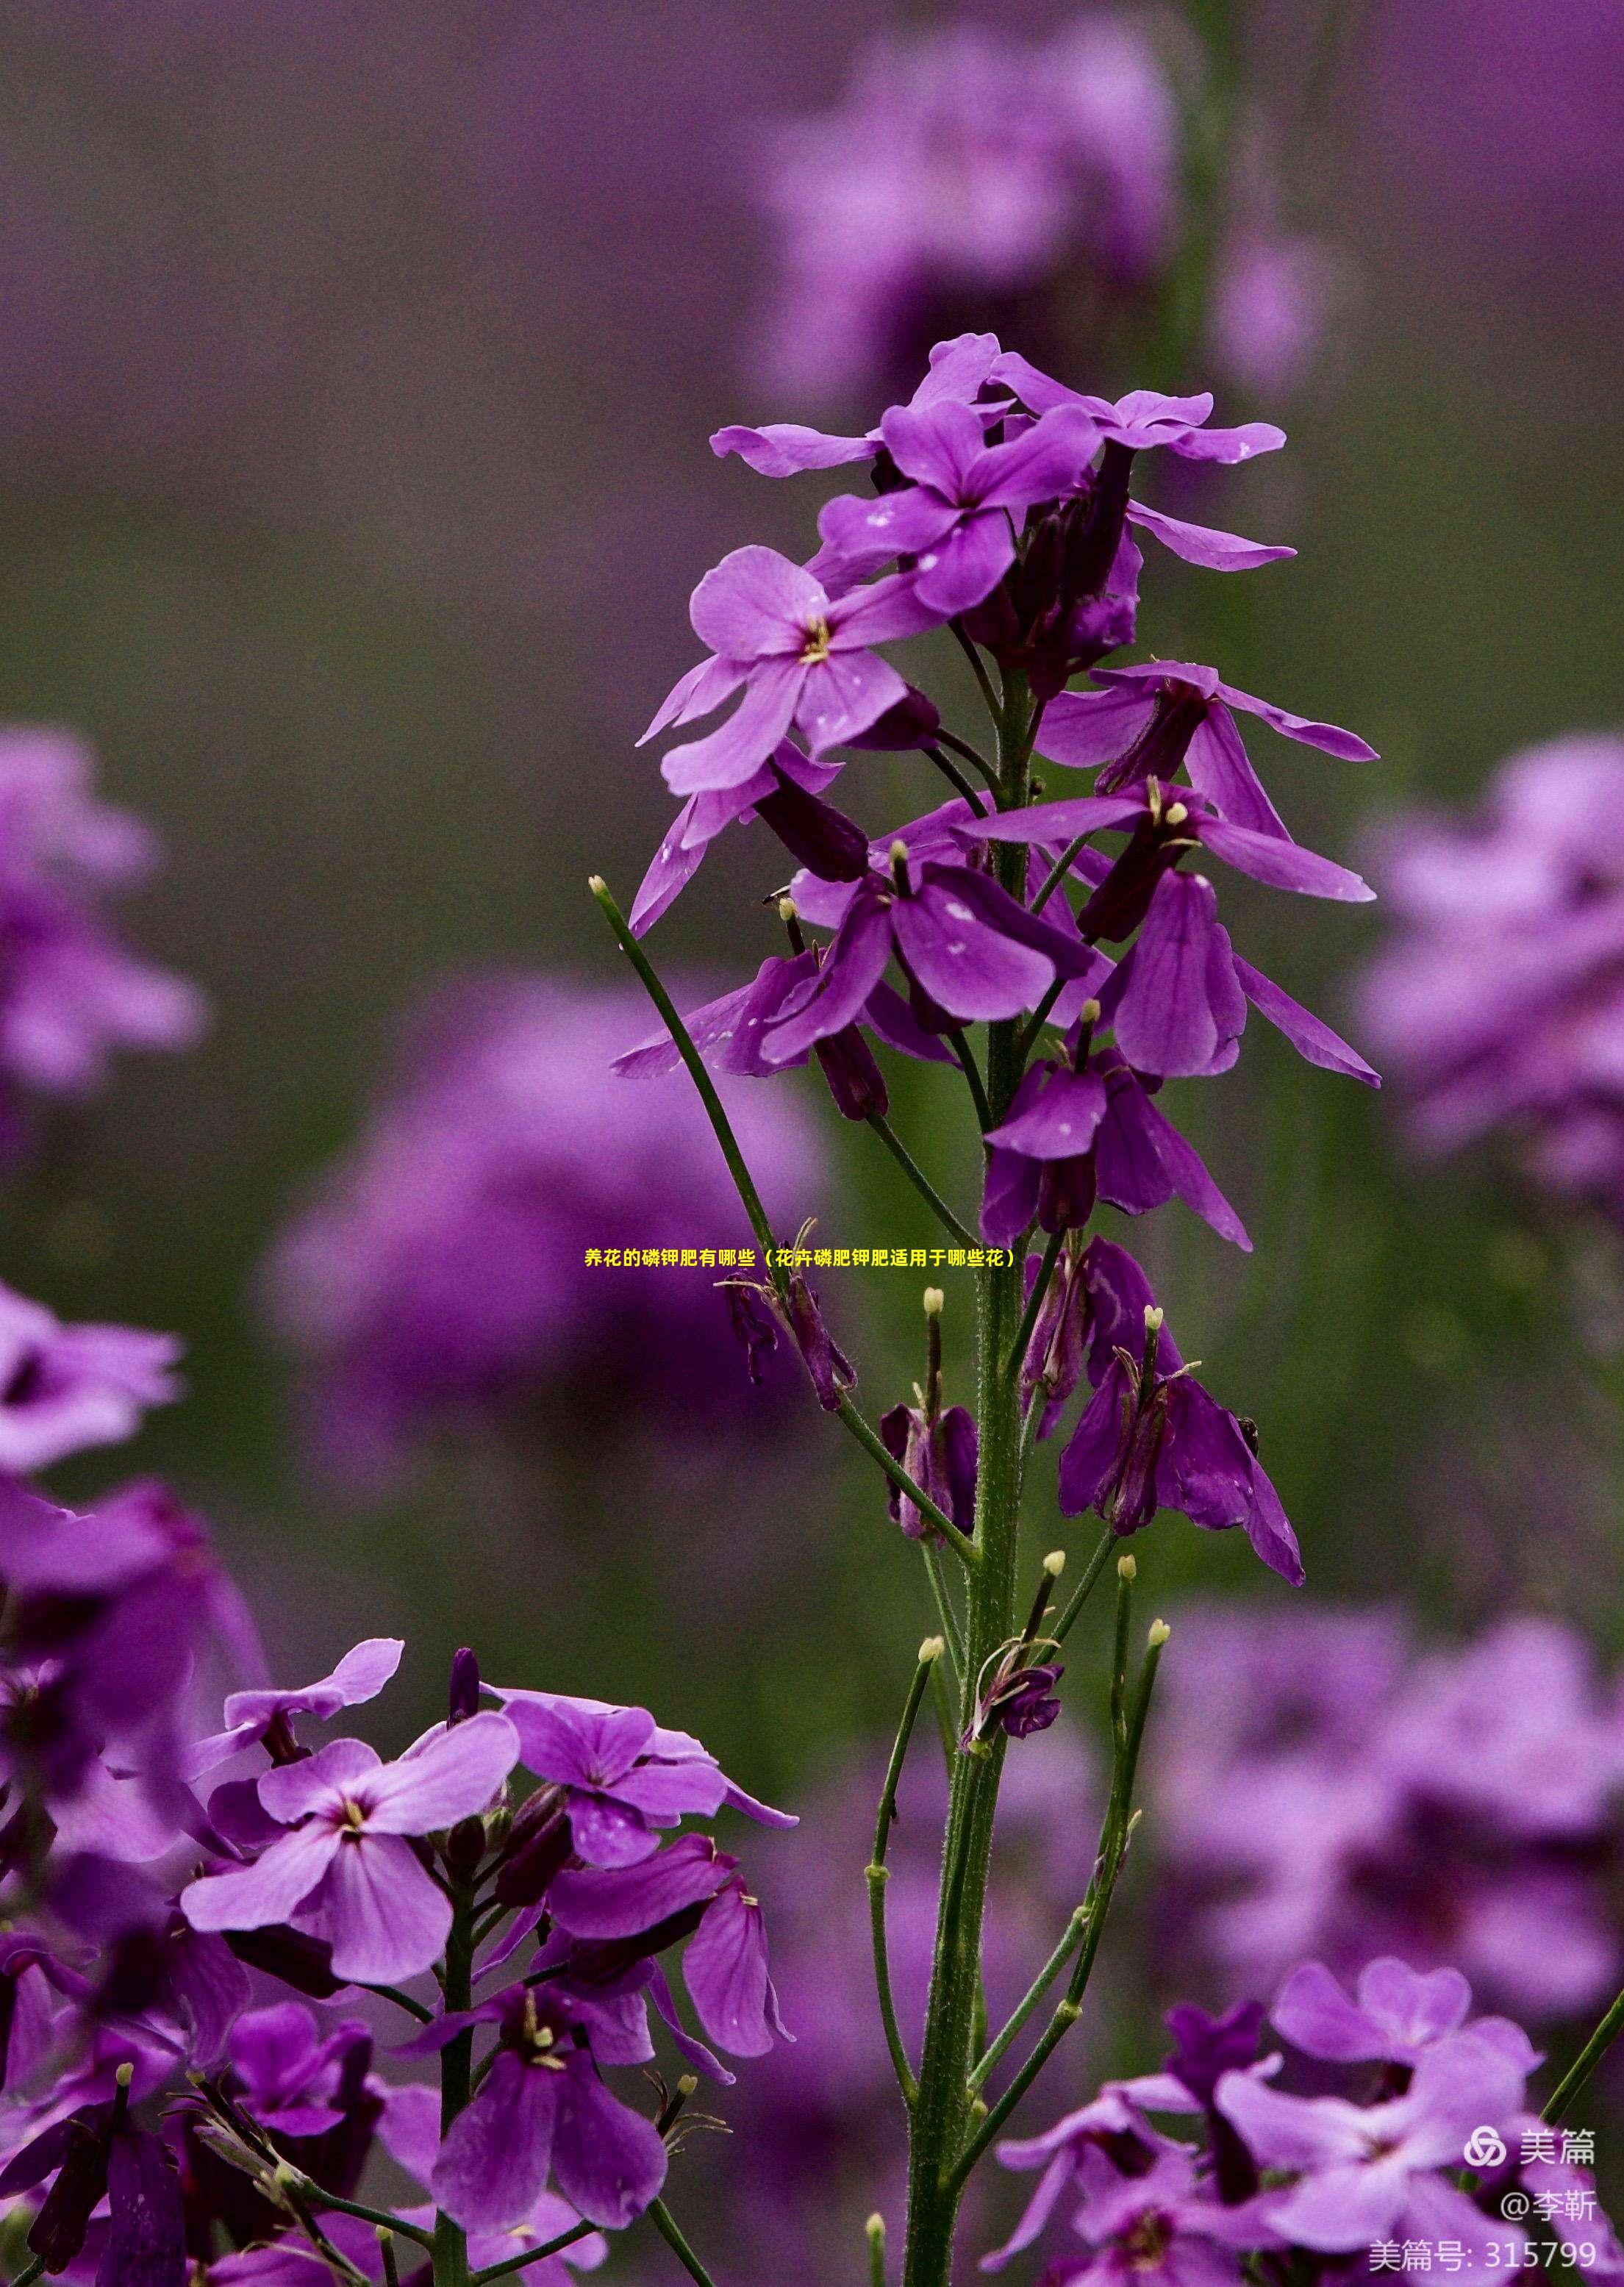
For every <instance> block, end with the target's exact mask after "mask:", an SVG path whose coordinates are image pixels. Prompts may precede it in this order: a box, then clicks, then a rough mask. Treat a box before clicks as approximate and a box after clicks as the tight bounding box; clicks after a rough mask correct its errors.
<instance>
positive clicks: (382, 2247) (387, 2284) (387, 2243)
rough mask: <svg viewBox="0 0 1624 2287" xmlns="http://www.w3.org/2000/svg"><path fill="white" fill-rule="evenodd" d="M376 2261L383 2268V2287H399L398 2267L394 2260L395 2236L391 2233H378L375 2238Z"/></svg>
mask: <svg viewBox="0 0 1624 2287" xmlns="http://www.w3.org/2000/svg"><path fill="white" fill-rule="evenodd" d="M377 2251H378V2260H379V2262H380V2263H381V2264H382V2265H383V2267H384V2287H400V2265H399V2264H398V2263H397V2262H396V2260H395V2236H394V2234H393V2232H392V2231H380V2232H379V2233H378V2236H377Z"/></svg>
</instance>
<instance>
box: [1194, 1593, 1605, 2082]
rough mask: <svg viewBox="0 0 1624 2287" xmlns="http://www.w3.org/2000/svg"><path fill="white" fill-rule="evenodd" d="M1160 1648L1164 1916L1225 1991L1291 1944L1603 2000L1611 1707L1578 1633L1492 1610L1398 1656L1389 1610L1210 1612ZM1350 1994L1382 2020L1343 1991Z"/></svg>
mask: <svg viewBox="0 0 1624 2287" xmlns="http://www.w3.org/2000/svg"><path fill="white" fill-rule="evenodd" d="M1179 1644H1180V1657H1179V1659H1178V1660H1177V1661H1176V1663H1175V1664H1174V1665H1173V1666H1171V1667H1170V1668H1169V1669H1168V1674H1167V1677H1166V1687H1167V1688H1166V1690H1165V1692H1164V1693H1163V1694H1162V1699H1163V1703H1164V1704H1163V1705H1161V1708H1160V1709H1159V1713H1158V1721H1157V1729H1156V1732H1155V1737H1154V1743H1153V1744H1154V1754H1155V1760H1154V1768H1153V1787H1154V1790H1155V1796H1156V1800H1157V1819H1158V1831H1159V1832H1160V1833H1161V1836H1162V1838H1163V1848H1164V1849H1165V1851H1166V1853H1167V1857H1168V1871H1169V1872H1170V1875H1171V1878H1172V1889H1171V1892H1170V1894H1169V1911H1170V1914H1171V1918H1172V1920H1173V1922H1174V1923H1175V1924H1176V1925H1177V1926H1178V1927H1180V1928H1182V1929H1183V1930H1184V1935H1185V1938H1186V1940H1187V1942H1189V1943H1191V1944H1192V1947H1193V1950H1194V1951H1195V1952H1196V1954H1197V1955H1198V1956H1199V1957H1200V1958H1204V1959H1207V1960H1208V1961H1209V1962H1210V1963H1211V1964H1212V1965H1213V1966H1214V1967H1215V1968H1216V1970H1217V1971H1218V1972H1219V1974H1220V1975H1221V1977H1222V1979H1223V1981H1224V1985H1225V1986H1226V1987H1227V1989H1228V1990H1230V1991H1231V1992H1235V1993H1240V1992H1244V1991H1248V1990H1256V1989H1257V1988H1258V1987H1259V1986H1260V1985H1261V1986H1265V1987H1266V1986H1267V1985H1269V1984H1270V1983H1271V1982H1273V1980H1274V1979H1275V1978H1277V1977H1278V1976H1279V1974H1281V1973H1282V1972H1283V1971H1284V1970H1285V1969H1286V1968H1287V1967H1288V1966H1289V1965H1290V1964H1292V1963H1294V1962H1295V1961H1299V1960H1301V1959H1303V1957H1305V1956H1311V1957H1314V1958H1315V1959H1318V1960H1319V1961H1320V1962H1322V1963H1324V1964H1325V1965H1327V1967H1328V1968H1329V1969H1330V1970H1332V1971H1334V1972H1335V1974H1339V1975H1342V1976H1344V1977H1347V1976H1351V1975H1353V1974H1356V1973H1357V1972H1359V1970H1361V1969H1364V1968H1366V1967H1367V1965H1368V1964H1370V1963H1372V1962H1374V1961H1375V1960H1377V1959H1380V1958H1382V1957H1386V1956H1391V1957H1394V1958H1395V1959H1397V1960H1398V1962H1401V1963H1403V1964H1405V1965H1406V1966H1407V1967H1408V1968H1409V1969H1410V1970H1413V1971H1428V1970H1432V1969H1437V1968H1439V1967H1443V1966H1445V1965H1451V1966H1453V1965H1458V1966H1459V1967H1461V1968H1462V1969H1463V1970H1464V1971H1465V1973H1466V1974H1467V1975H1468V1976H1469V1977H1470V1980H1471V1982H1472V1984H1473V1985H1474V1986H1475V1987H1476V1988H1477V1990H1479V1991H1480V1992H1481V1993H1482V1994H1483V1995H1485V1997H1486V1998H1488V1999H1489V2001H1490V2003H1491V2005H1492V2006H1504V2007H1507V2008H1509V2009H1513V2010H1515V2011H1516V2012H1517V2014H1519V2015H1523V2016H1527V2017H1531V2018H1533V2019H1535V2020H1543V2021H1549V2020H1550V2019H1552V2018H1557V2017H1563V2016H1566V2015H1569V2014H1573V2013H1575V2012H1578V2011H1581V2010H1584V2009H1588V2007H1590V2006H1592V2005H1593V2004H1595V2003H1596V2002H1597V2001H1599V2000H1601V1999H1603V1998H1605V1997H1606V1996H1607V1995H1608V1994H1609V1993H1611V1992H1612V1990H1613V1988H1614V1986H1615V1985H1616V1983H1617V1982H1618V1974H1619V1968H1620V1949H1619V1943H1618V1940H1617V1937H1616V1935H1614V1932H1613V1928H1612V1916H1611V1914H1610V1912H1609V1910H1608V1906H1607V1901H1606V1887H1605V1886H1606V1875H1607V1868H1608V1866H1609V1864H1611V1863H1612V1860H1613V1858H1614V1856H1615V1855H1616V1851H1617V1845H1618V1838H1619V1818H1618V1806H1619V1804H1620V1800H1621V1799H1624V1718H1621V1717H1620V1712H1619V1708H1618V1705H1617V1703H1616V1701H1615V1699H1614V1697H1613V1696H1612V1693H1611V1691H1604V1690H1603V1689H1601V1688H1600V1687H1598V1685H1597V1682H1596V1679H1595V1677H1594V1675H1593V1674H1592V1672H1591V1668H1590V1663H1589V1658H1588V1654H1587V1652H1586V1650H1585V1648H1584V1646H1583V1644H1582V1642H1581V1641H1580V1638H1578V1637H1577V1636H1576V1635H1574V1634H1573V1633H1572V1632H1570V1631H1569V1630H1568V1629H1566V1628H1565V1627H1563V1626H1560V1625H1559V1624H1558V1623H1557V1622H1555V1621H1548V1620H1536V1619H1531V1618H1522V1619H1511V1620H1507V1621H1504V1622H1502V1623H1501V1625H1500V1626H1497V1627H1495V1628H1494V1629H1493V1630H1491V1631H1490V1633H1489V1634H1486V1635H1485V1636H1483V1637H1481V1638H1479V1639H1478V1640H1477V1642H1474V1643H1471V1644H1469V1645H1466V1646H1465V1647H1463V1648H1462V1649H1460V1650H1448V1651H1437V1652H1432V1653H1430V1654H1428V1655H1427V1656H1425V1657H1423V1658H1417V1657H1416V1656H1415V1655H1414V1652H1413V1651H1412V1650H1411V1648H1410V1645H1409V1643H1408V1641H1407V1638H1406V1631H1405V1629H1404V1627H1403V1626H1402V1624H1401V1622H1400V1621H1399V1620H1398V1618H1396V1617H1395V1616H1394V1615H1392V1614H1391V1613H1388V1612H1381V1611H1377V1612H1361V1613H1327V1612H1307V1613H1303V1614H1301V1615H1297V1614H1286V1613H1279V1614H1271V1615H1270V1616H1269V1617H1268V1618H1263V1617H1262V1616H1261V1615H1260V1616H1256V1617H1254V1616H1252V1615H1251V1614H1248V1613H1246V1612H1242V1611H1216V1610H1215V1611H1208V1612H1200V1613H1195V1614H1192V1615H1190V1616H1188V1617H1187V1618H1185V1619H1184V1621H1183V1622H1182V1623H1181V1624H1180V1628H1179ZM1288 1990H1289V1989H1288ZM1359 2006H1360V2008H1361V2009H1363V2010H1364V2011H1365V2012H1366V2014H1367V2015H1372V2014H1383V2015H1384V2017H1385V2019H1386V2020H1388V2021H1390V2020H1391V2019H1392V2015H1393V2012H1392V2009H1391V2008H1390V2007H1389V2006H1387V2005H1386V2003H1385V2002H1384V2000H1383V1998H1382V1993H1381V1992H1379V1991H1376V1990H1374V1989H1373V1990H1371V1991H1369V1992H1367V1989H1366V1988H1365V1986H1364V1985H1363V1984H1361V1986H1360V1988H1359ZM1438 2006H1442V1997H1441V1995H1440V1997H1438ZM1373 2054H1374V2052H1373Z"/></svg>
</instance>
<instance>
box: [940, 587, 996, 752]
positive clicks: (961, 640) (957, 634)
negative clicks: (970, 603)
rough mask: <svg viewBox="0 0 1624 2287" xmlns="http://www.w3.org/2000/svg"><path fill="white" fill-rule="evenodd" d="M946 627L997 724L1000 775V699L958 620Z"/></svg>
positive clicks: (951, 621)
mask: <svg viewBox="0 0 1624 2287" xmlns="http://www.w3.org/2000/svg"><path fill="white" fill-rule="evenodd" d="M947 627H948V630H949V632H950V633H951V635H952V637H953V640H954V641H955V644H957V645H958V647H959V649H960V650H961V651H962V652H963V654H964V656H965V658H966V659H967V660H968V661H970V672H971V673H972V674H973V675H974V677H975V678H976V681H977V683H978V685H980V688H981V696H982V698H983V699H984V700H986V711H987V713H988V714H989V715H990V716H992V718H993V720H994V723H995V724H998V726H999V748H1000V752H999V757H998V759H999V764H1000V766H1001V767H1000V776H1001V777H1002V764H1003V760H1004V756H1003V752H1002V748H1003V714H1004V710H1003V707H1002V703H1001V701H1000V700H999V697H998V693H997V692H995V691H994V688H993V682H992V677H990V676H989V675H988V673H987V671H986V668H985V667H984V666H983V665H982V663H981V654H980V653H979V652H978V650H977V649H976V646H975V645H974V644H973V643H971V641H970V637H968V636H967V635H966V634H965V632H964V630H963V628H962V627H961V626H960V625H959V623H958V621H956V620H949V621H948V622H947ZM995 790H996V791H998V792H999V793H1002V787H995Z"/></svg>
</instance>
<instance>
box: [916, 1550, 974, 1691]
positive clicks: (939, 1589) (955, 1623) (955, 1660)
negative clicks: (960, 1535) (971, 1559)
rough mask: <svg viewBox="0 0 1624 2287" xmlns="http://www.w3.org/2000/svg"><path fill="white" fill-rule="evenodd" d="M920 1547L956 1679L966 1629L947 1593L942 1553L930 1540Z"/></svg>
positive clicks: (948, 1659)
mask: <svg viewBox="0 0 1624 2287" xmlns="http://www.w3.org/2000/svg"><path fill="white" fill-rule="evenodd" d="M920 1547H921V1550H922V1552H923V1556H924V1564H925V1578H926V1579H928V1580H929V1581H930V1583H931V1595H932V1596H933V1597H934V1598H935V1600H936V1617H937V1618H938V1619H939V1621H940V1622H941V1624H942V1634H943V1637H944V1638H945V1639H946V1642H947V1661H948V1665H949V1666H950V1667H951V1668H952V1670H953V1673H954V1677H955V1681H956V1680H957V1678H958V1674H959V1671H960V1669H961V1667H962V1666H963V1659H964V1630H963V1626H962V1625H961V1623H960V1620H959V1616H958V1614H957V1613H956V1612H955V1610H954V1609H953V1599H952V1598H951V1596H949V1595H948V1594H947V1576H946V1575H945V1574H944V1572H943V1571H942V1560H941V1557H940V1555H939V1553H938V1551H937V1549H936V1548H935V1547H934V1546H933V1545H932V1543H931V1542H930V1541H928V1540H925V1541H922V1542H921V1543H920Z"/></svg>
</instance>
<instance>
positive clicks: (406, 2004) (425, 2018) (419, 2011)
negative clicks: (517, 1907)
mask: <svg viewBox="0 0 1624 2287" xmlns="http://www.w3.org/2000/svg"><path fill="white" fill-rule="evenodd" d="M504 1911H505V1909H504ZM361 1990H362V1992H363V1993H376V1995H377V1996H378V1998H380V1999H381V2000H384V2001H392V2002H393V2003H394V2005H395V2006H396V2008H397V2009H404V2010H405V2012H406V2014H407V2015H408V2017H416V2020H417V2022H418V2023H419V2024H420V2025H432V2023H433V2022H434V2012H433V2011H432V2009H425V2008H424V2006H423V2004H422V2002H421V2001H414V2000H413V1998H412V1997H411V1995H410V1994H409V1993H402V1992H401V1990H400V1987H399V1986H398V1985H364V1986H362V1988H361Z"/></svg>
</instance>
